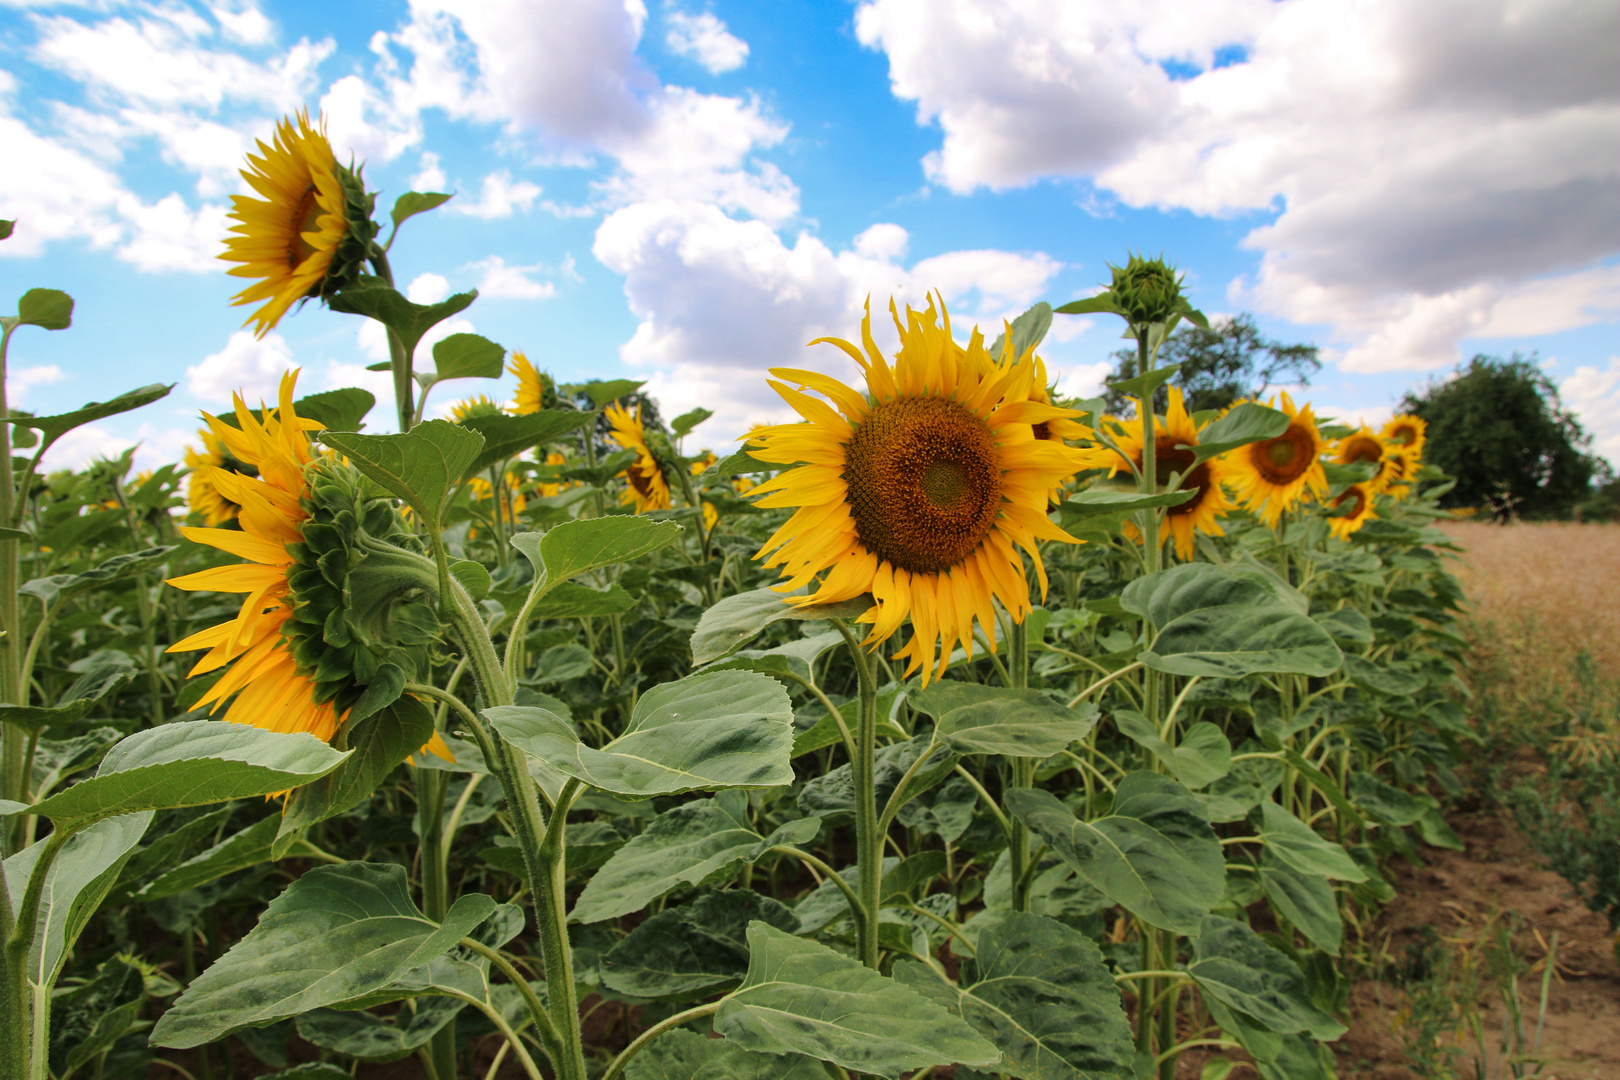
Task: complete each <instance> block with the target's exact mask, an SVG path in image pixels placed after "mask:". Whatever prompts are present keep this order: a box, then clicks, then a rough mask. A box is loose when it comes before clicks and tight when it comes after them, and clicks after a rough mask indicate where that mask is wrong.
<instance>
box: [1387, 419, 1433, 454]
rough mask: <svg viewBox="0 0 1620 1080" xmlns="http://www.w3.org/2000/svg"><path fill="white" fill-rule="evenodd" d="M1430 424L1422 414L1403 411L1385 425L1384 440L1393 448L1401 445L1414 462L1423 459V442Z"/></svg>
mask: <svg viewBox="0 0 1620 1080" xmlns="http://www.w3.org/2000/svg"><path fill="white" fill-rule="evenodd" d="M1428 431H1429V425H1428V424H1427V423H1426V422H1425V421H1424V419H1423V418H1422V417H1421V416H1413V415H1411V414H1410V413H1403V414H1402V415H1400V416H1397V417H1395V418H1394V419H1392V420H1391V421H1390V422H1389V423H1387V424H1385V425H1384V433H1383V434H1384V442H1386V443H1388V444H1389V446H1390V447H1391V448H1392V449H1393V448H1395V447H1399V448H1400V449H1401V450H1402V451H1404V452H1405V453H1406V454H1408V455H1410V459H1411V460H1412V461H1414V462H1420V461H1422V460H1423V444H1424V442H1425V441H1426V440H1427V437H1428Z"/></svg>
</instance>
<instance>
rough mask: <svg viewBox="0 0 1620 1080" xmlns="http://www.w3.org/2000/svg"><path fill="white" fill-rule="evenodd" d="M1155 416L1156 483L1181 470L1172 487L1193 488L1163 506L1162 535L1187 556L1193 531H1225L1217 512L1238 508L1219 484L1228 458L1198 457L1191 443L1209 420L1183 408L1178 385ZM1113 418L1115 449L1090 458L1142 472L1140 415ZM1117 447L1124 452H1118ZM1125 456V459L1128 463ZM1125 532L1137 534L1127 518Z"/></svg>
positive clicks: (1166, 484)
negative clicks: (1175, 502)
mask: <svg viewBox="0 0 1620 1080" xmlns="http://www.w3.org/2000/svg"><path fill="white" fill-rule="evenodd" d="M1158 419H1159V422H1158V423H1156V424H1154V426H1153V454H1154V459H1153V460H1154V471H1155V472H1156V473H1157V474H1158V475H1157V478H1156V481H1157V484H1158V487H1159V488H1160V489H1163V490H1172V489H1171V487H1170V481H1171V479H1172V478H1173V477H1178V476H1179V477H1180V479H1179V480H1177V481H1176V485H1175V488H1174V489H1173V490H1176V491H1195V492H1197V494H1195V495H1194V496H1193V497H1192V498H1190V499H1188V500H1187V501H1186V502H1184V503H1182V504H1180V505H1179V506H1171V507H1167V508H1166V509H1165V519H1166V523H1167V524H1168V525H1169V528H1168V529H1166V530H1165V533H1164V535H1163V536H1161V537H1160V540H1161V541H1165V540H1168V539H1170V538H1172V537H1174V539H1175V542H1176V557H1177V558H1180V559H1183V560H1186V559H1191V558H1192V557H1193V550H1194V539H1195V535H1196V534H1197V533H1200V532H1202V533H1206V534H1208V535H1210V536H1225V535H1226V530H1224V529H1222V528H1221V526H1220V522H1219V518H1221V517H1222V516H1224V515H1225V514H1226V513H1227V512H1228V511H1231V510H1234V509H1236V508H1237V504H1236V503H1234V502H1233V501H1232V500H1231V499H1229V498H1228V497H1227V495H1226V492H1225V491H1224V490H1222V487H1221V485H1222V484H1223V483H1225V482H1226V479H1227V464H1226V462H1225V461H1224V460H1222V459H1221V458H1219V457H1211V458H1205V459H1204V460H1203V461H1198V460H1197V457H1198V455H1197V454H1196V453H1195V452H1194V451H1193V449H1192V448H1193V447H1195V446H1197V445H1198V435H1199V432H1200V431H1202V430H1203V429H1204V428H1205V427H1208V426H1209V425H1208V424H1203V425H1200V424H1199V423H1198V422H1197V421H1195V420H1194V419H1193V418H1192V416H1191V415H1190V414H1189V413H1188V412H1187V407H1186V404H1185V402H1184V400H1183V398H1182V395H1181V388H1180V387H1179V386H1172V387H1170V400H1169V408H1168V409H1167V410H1166V411H1165V415H1164V416H1162V417H1159V418H1158ZM1114 423H1115V428H1114V433H1113V436H1114V443H1115V445H1117V446H1118V447H1119V450H1118V451H1113V450H1109V451H1104V452H1102V453H1093V454H1091V455H1088V459H1089V460H1090V461H1092V462H1099V463H1101V464H1103V465H1105V466H1106V467H1107V468H1108V469H1110V470H1111V471H1112V472H1115V473H1117V472H1119V471H1120V470H1121V469H1126V468H1129V469H1131V470H1132V471H1134V472H1136V473H1140V472H1141V471H1142V463H1143V460H1144V454H1143V449H1144V442H1145V440H1144V439H1143V435H1142V418H1141V417H1140V416H1138V417H1133V418H1132V419H1130V420H1117V421H1115V422H1114ZM1121 452H1123V454H1124V455H1126V456H1125V457H1121ZM1127 458H1128V459H1129V463H1130V464H1129V465H1127V464H1126V460H1127ZM1125 534H1126V535H1127V536H1130V537H1131V538H1132V539H1135V540H1137V541H1138V542H1140V540H1141V535H1140V534H1139V533H1138V532H1137V531H1136V526H1135V525H1134V524H1130V523H1127V525H1126V528H1125Z"/></svg>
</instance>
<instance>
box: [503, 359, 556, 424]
mask: <svg viewBox="0 0 1620 1080" xmlns="http://www.w3.org/2000/svg"><path fill="white" fill-rule="evenodd" d="M506 370H507V371H509V372H511V373H512V374H513V375H516V376H517V381H518V387H517V400H516V401H514V402H512V404H511V405H510V406H509V408H508V410H507V411H509V412H513V413H516V414H517V415H519V416H522V415H524V414H525V413H535V412H539V411H540V410H541V409H544V408H546V406H547V404H548V403H547V401H546V398H548V397H555V395H556V391H555V390H553V389H552V386H551V376H549V375H547V374H545V373H544V372H543V371H541V370H539V369H538V368H536V367H535V366H534V365H533V364H531V363H529V358H528V357H527V356H524V355H523V354H522V353H520V352H518V351H516V350H513V352H512V363H511V365H510V366H508V367H507V369H506Z"/></svg>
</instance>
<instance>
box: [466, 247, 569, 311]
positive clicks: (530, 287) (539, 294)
mask: <svg viewBox="0 0 1620 1080" xmlns="http://www.w3.org/2000/svg"><path fill="white" fill-rule="evenodd" d="M464 269H468V270H480V271H482V272H483V273H482V276H481V277H480V278H479V279H478V296H479V298H480V299H489V300H545V299H547V298H548V297H551V296H555V295H556V293H557V286H556V285H554V284H552V283H551V282H549V281H536V280H534V278H532V277H530V276H529V275H530V274H534V273H537V272H540V271H544V270H545V269H546V268H545V267H544V266H540V265H535V266H508V265H507V263H506V260H505V259H503V258H501V257H500V256H499V255H491V256H490V257H489V258H487V259H480V260H479V261H478V262H475V263H470V264H469V265H468V266H466V267H465V268H464Z"/></svg>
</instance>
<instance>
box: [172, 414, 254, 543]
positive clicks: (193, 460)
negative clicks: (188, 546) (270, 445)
mask: <svg viewBox="0 0 1620 1080" xmlns="http://www.w3.org/2000/svg"><path fill="white" fill-rule="evenodd" d="M197 438H198V440H199V441H200V442H201V443H202V449H201V450H196V449H193V448H192V447H189V446H188V447H186V468H188V469H190V470H191V475H190V476H189V477H188V478H187V480H186V495H187V501H188V502H189V503H190V504H191V509H192V512H193V513H196V514H198V515H200V516H201V517H202V520H203V524H204V525H206V526H208V527H209V528H211V529H212V528H215V527H217V526H220V525H223V524H225V523H226V522H228V521H235V520H236V514H237V511H238V510H239V509H240V508H239V507H238V506H237V505H236V504H235V503H234V502H232V501H231V500H230V499H227V498H226V497H225V496H224V495H222V494H221V493H220V490H219V486H218V485H217V484H215V483H214V472H213V471H214V470H215V469H223V470H225V471H227V472H233V473H241V474H243V475H246V476H257V475H259V470H257V469H255V468H254V467H253V466H252V465H249V464H247V463H246V462H242V461H237V460H236V459H235V458H233V457H231V456H230V454H229V452H227V451H226V449H225V443H224V442H223V441H222V440H221V439H220V438H219V436H217V435H215V434H214V433H213V432H212V431H211V430H209V429H208V428H198V429H197Z"/></svg>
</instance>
